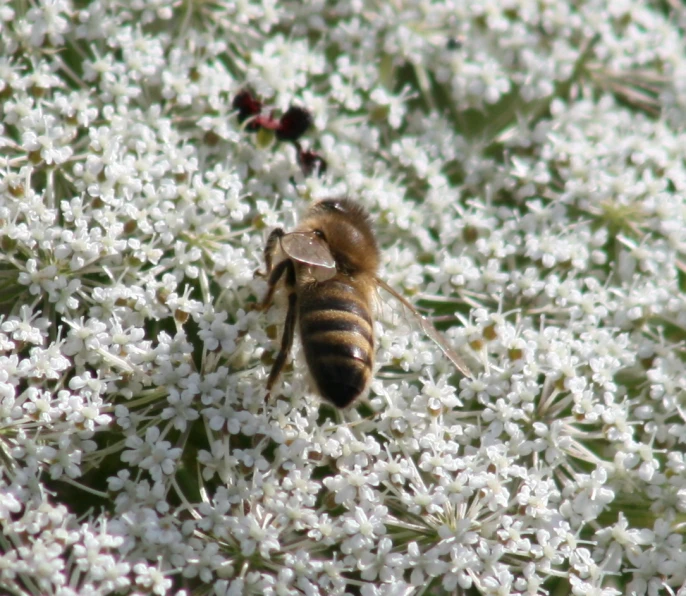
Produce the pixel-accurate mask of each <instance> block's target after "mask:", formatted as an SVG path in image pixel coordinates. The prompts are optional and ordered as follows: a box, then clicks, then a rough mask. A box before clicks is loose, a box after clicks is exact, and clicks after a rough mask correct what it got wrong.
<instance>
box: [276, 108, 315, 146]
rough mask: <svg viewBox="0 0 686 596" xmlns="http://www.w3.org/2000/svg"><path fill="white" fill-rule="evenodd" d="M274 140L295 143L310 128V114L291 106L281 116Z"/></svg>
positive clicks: (303, 109)
mask: <svg viewBox="0 0 686 596" xmlns="http://www.w3.org/2000/svg"><path fill="white" fill-rule="evenodd" d="M279 124H280V126H279V128H278V129H277V130H276V138H277V139H279V140H280V141H297V140H298V139H299V138H300V137H301V136H302V135H303V134H305V131H306V130H307V129H308V128H309V127H310V126H312V114H310V112H309V111H307V110H306V109H305V108H299V107H297V106H291V107H290V108H288V110H286V113H285V114H284V115H283V116H281V120H280V121H279Z"/></svg>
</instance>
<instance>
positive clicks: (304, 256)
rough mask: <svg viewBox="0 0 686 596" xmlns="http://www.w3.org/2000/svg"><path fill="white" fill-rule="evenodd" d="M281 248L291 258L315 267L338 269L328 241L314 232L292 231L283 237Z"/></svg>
mask: <svg viewBox="0 0 686 596" xmlns="http://www.w3.org/2000/svg"><path fill="white" fill-rule="evenodd" d="M281 248H282V249H283V252H285V253H286V254H287V255H288V256H289V257H290V258H291V259H294V260H296V261H298V262H300V263H305V264H306V265H312V266H314V267H323V268H324V269H336V261H335V260H334V258H333V255H332V254H331V250H330V249H329V245H328V244H327V243H326V241H325V240H324V239H323V238H321V236H318V235H317V234H315V233H314V232H291V233H290V234H286V235H285V236H283V238H281Z"/></svg>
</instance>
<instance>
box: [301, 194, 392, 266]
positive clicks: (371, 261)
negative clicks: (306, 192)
mask: <svg viewBox="0 0 686 596" xmlns="http://www.w3.org/2000/svg"><path fill="white" fill-rule="evenodd" d="M298 229H300V230H306V231H314V232H317V233H318V234H319V235H320V236H321V237H322V238H323V239H324V240H325V241H326V243H327V244H328V246H329V249H330V250H331V254H332V255H333V257H334V259H335V260H336V267H337V269H339V270H340V271H342V272H343V273H346V274H348V275H355V274H358V273H368V274H370V275H376V271H377V269H378V267H379V249H378V247H377V245H376V238H375V237H374V232H373V231H372V226H371V221H370V219H369V214H368V213H367V211H366V210H365V209H364V207H362V206H361V205H359V204H358V203H356V202H355V201H353V200H352V199H347V198H343V199H325V200H323V201H319V202H318V203H315V204H314V205H312V207H310V209H309V210H308V211H307V214H306V216H305V219H304V220H303V222H302V224H300V226H298Z"/></svg>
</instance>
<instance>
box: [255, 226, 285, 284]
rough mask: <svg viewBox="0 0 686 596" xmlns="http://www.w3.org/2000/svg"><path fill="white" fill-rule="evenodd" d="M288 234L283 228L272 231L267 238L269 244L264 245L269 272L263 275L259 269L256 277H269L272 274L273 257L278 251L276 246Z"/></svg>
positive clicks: (265, 261)
mask: <svg viewBox="0 0 686 596" xmlns="http://www.w3.org/2000/svg"><path fill="white" fill-rule="evenodd" d="M285 235H286V233H285V232H284V231H283V229H282V228H276V229H274V230H272V232H271V234H269V237H268V238H267V244H265V245H264V264H265V266H266V268H267V270H266V271H265V272H264V273H262V271H260V270H259V269H258V270H257V271H255V277H267V276H268V275H269V274H270V273H271V272H272V257H273V256H274V251H275V250H276V244H277V242H278V241H279V240H281V238H283V237H284V236H285Z"/></svg>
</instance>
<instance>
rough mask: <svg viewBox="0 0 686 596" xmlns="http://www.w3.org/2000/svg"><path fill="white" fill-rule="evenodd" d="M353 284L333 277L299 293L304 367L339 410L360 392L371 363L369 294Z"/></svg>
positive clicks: (372, 335) (363, 386) (371, 333)
mask: <svg viewBox="0 0 686 596" xmlns="http://www.w3.org/2000/svg"><path fill="white" fill-rule="evenodd" d="M356 285H357V284H355V283H353V282H351V281H350V280H349V279H348V278H346V277H343V276H340V275H338V276H336V277H335V278H333V279H331V280H328V281H325V282H322V283H319V284H316V286H314V287H313V288H312V289H311V290H304V291H302V292H301V294H300V296H299V298H300V313H299V319H300V338H301V340H302V344H303V348H304V351H305V359H306V360H307V366H308V367H309V369H310V373H311V374H312V377H313V378H314V381H315V383H316V384H317V389H318V390H319V393H320V394H321V396H322V397H323V398H325V399H328V400H329V401H331V402H332V403H333V404H335V405H336V406H338V407H339V408H344V407H345V406H347V405H348V404H350V403H351V402H352V401H353V400H354V399H355V398H356V397H357V396H358V395H360V394H361V393H362V392H364V390H365V389H366V388H367V385H368V384H369V381H370V380H371V376H372V366H373V364H374V331H373V326H372V325H373V323H372V315H371V309H370V304H369V297H368V296H367V295H366V293H365V292H363V291H361V290H360V289H358V288H357V287H356ZM361 287H364V286H361Z"/></svg>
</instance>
